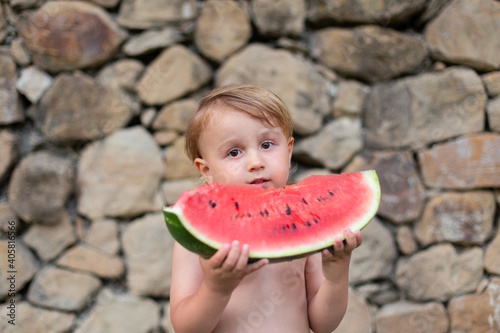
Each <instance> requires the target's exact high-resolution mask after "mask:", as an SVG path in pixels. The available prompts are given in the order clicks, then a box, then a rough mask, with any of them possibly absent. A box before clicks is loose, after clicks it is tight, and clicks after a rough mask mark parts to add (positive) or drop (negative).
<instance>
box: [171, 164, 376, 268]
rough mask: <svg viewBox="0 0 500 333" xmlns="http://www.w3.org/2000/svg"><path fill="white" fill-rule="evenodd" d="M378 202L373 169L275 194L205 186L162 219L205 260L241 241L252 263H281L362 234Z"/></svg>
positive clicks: (255, 189) (186, 195)
mask: <svg viewBox="0 0 500 333" xmlns="http://www.w3.org/2000/svg"><path fill="white" fill-rule="evenodd" d="M379 202H380V186H379V182H378V177H377V174H376V173H375V171H374V170H370V171H362V172H353V173H344V174H332V175H327V176H310V177H308V178H306V179H304V180H303V181H301V182H299V183H298V184H296V185H290V186H286V187H285V188H282V189H272V190H266V189H264V188H262V187H259V186H254V185H230V184H213V185H203V186H200V187H199V188H197V189H195V190H192V191H187V192H184V193H183V194H182V195H181V197H180V198H179V200H178V201H177V202H176V203H175V205H173V206H172V207H164V214H165V219H166V222H167V226H168V227H169V230H170V232H171V234H172V235H173V237H174V238H175V239H176V240H177V241H178V242H179V243H180V244H181V245H183V246H185V247H186V248H188V249H190V250H191V251H194V252H197V253H198V254H200V255H202V256H205V257H207V256H210V255H211V254H213V253H214V252H215V250H216V249H219V248H220V247H221V246H222V245H223V244H228V243H231V242H232V241H233V240H238V241H239V242H240V244H248V245H249V246H250V257H251V258H256V259H258V258H269V259H271V260H272V261H273V259H274V261H280V259H287V260H288V259H293V258H296V257H301V256H304V255H308V254H310V253H314V252H317V251H320V250H321V249H324V248H327V247H329V246H331V245H332V244H333V243H334V240H335V238H336V237H338V236H341V235H342V234H343V232H344V230H345V229H346V228H350V229H351V230H353V231H354V230H361V229H362V228H363V227H364V226H365V225H366V224H368V222H369V221H370V220H371V219H372V218H373V216H374V215H375V214H376V212H377V209H378V205H379ZM196 243H200V244H196Z"/></svg>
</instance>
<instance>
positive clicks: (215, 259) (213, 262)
mask: <svg viewBox="0 0 500 333" xmlns="http://www.w3.org/2000/svg"><path fill="white" fill-rule="evenodd" d="M230 248H231V246H230V245H229V244H224V245H223V246H222V247H221V248H220V249H219V250H218V251H217V252H215V254H214V255H213V256H212V257H211V258H210V259H209V260H208V262H209V264H210V266H211V267H212V268H219V267H221V266H222V264H223V263H224V261H225V260H226V257H227V254H228V253H229V249H230Z"/></svg>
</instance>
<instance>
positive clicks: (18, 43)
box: [10, 38, 31, 66]
mask: <svg viewBox="0 0 500 333" xmlns="http://www.w3.org/2000/svg"><path fill="white" fill-rule="evenodd" d="M10 55H11V57H12V59H13V60H14V61H15V62H16V64H18V65H20V66H28V65H29V64H30V63H31V55H30V53H29V51H28V49H27V48H26V44H25V43H24V41H23V40H22V39H21V38H16V39H14V40H13V41H12V43H11V44H10Z"/></svg>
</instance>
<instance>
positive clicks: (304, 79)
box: [216, 44, 330, 135]
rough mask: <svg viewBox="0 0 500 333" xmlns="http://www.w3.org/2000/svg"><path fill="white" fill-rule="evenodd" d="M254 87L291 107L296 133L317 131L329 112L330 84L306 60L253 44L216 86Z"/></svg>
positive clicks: (228, 65) (224, 70)
mask: <svg viewBox="0 0 500 333" xmlns="http://www.w3.org/2000/svg"><path fill="white" fill-rule="evenodd" d="M228 84H255V85H258V86H261V87H264V88H267V89H269V90H270V91H272V92H274V93H275V94H276V95H278V96H279V97H280V98H281V99H282V100H283V101H284V102H285V104H286V105H287V106H288V108H289V110H290V114H291V116H292V119H293V121H294V124H295V127H294V129H295V131H296V132H297V133H299V134H301V135H308V134H312V133H314V132H316V131H318V130H319V129H320V127H321V125H322V120H323V117H324V116H325V115H327V114H328V113H329V112H330V106H329V95H328V82H327V81H326V80H325V79H324V78H323V77H322V76H321V75H320V74H319V73H318V71H317V70H316V69H315V68H314V67H313V66H312V65H311V63H309V62H307V61H306V60H304V59H303V58H300V57H297V56H294V55H292V54H291V53H290V52H288V51H285V50H274V49H271V48H270V47H268V46H265V45H263V44H250V45H249V46H247V47H245V48H244V49H243V50H241V51H240V52H238V53H236V54H235V55H233V56H231V57H230V58H229V59H228V60H227V61H225V62H224V64H223V65H222V66H221V67H220V69H219V70H218V71H217V75H216V86H218V87H220V86H224V85H228Z"/></svg>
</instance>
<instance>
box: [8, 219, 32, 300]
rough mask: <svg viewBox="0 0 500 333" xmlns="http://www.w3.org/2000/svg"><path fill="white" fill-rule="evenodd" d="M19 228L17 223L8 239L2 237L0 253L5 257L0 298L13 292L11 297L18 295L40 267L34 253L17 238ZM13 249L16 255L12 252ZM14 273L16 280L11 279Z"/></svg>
mask: <svg viewBox="0 0 500 333" xmlns="http://www.w3.org/2000/svg"><path fill="white" fill-rule="evenodd" d="M17 228H18V226H17V223H16V224H15V225H14V230H11V232H13V233H11V234H8V237H7V239H0V253H1V255H2V256H3V258H4V260H1V261H0V299H4V298H5V297H6V296H8V295H9V294H11V295H10V297H9V298H10V299H12V298H14V296H16V297H17V296H18V293H20V292H21V290H22V289H23V287H24V286H25V285H26V284H27V283H28V282H29V281H31V278H32V277H33V275H35V273H36V272H37V270H38V268H39V267H40V264H39V262H38V260H37V259H36V258H35V256H34V255H33V253H31V251H30V250H29V249H28V248H27V247H26V246H25V245H24V244H23V243H22V242H20V241H19V239H17ZM13 249H14V250H15V256H13V255H14V253H12V250H13ZM9 250H10V251H11V252H10V256H9V252H8V251H9ZM12 275H15V279H14V280H15V281H11V280H10V278H11V276H12ZM11 282H13V283H11Z"/></svg>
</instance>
